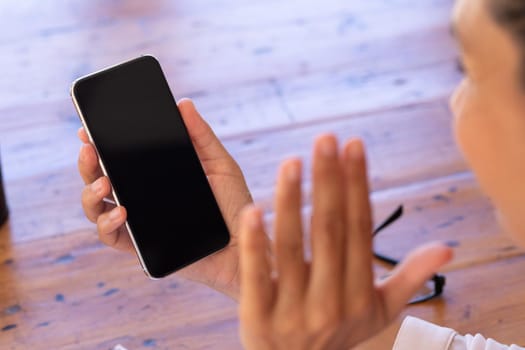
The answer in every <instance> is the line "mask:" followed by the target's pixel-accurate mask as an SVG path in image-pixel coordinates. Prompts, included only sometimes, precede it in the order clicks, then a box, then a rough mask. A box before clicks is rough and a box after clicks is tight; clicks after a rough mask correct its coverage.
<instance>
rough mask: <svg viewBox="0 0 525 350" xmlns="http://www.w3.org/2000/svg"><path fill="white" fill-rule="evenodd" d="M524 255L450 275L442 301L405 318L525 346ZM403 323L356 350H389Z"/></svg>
mask: <svg viewBox="0 0 525 350" xmlns="http://www.w3.org/2000/svg"><path fill="white" fill-rule="evenodd" d="M524 268H525V256H523V255H521V256H516V257H513V258H510V259H505V260H501V261H498V262H496V263H491V264H483V265H480V266H474V267H470V268H467V269H461V270H455V271H450V272H448V273H447V275H446V277H447V285H446V287H445V294H444V296H443V298H442V299H440V300H435V301H432V302H428V303H425V304H421V305H418V306H411V307H409V308H408V309H407V310H406V311H405V312H404V313H403V316H402V317H401V319H402V318H403V317H404V316H406V315H411V316H415V317H419V318H423V319H425V320H427V321H430V322H433V323H435V324H438V325H441V326H443V327H449V328H452V329H455V330H457V331H458V332H459V334H473V335H474V334H477V333H480V334H482V335H483V336H485V337H490V338H493V339H495V340H496V341H499V342H502V343H503V344H525V334H524V333H523V331H522V330H523V322H525V316H524V315H525V304H524V303H523V299H524V298H525V284H524V278H523V274H520V273H516V271H523V269H524ZM400 323H401V322H400V321H398V322H396V323H394V324H393V325H392V326H391V327H389V328H388V329H387V330H385V331H384V332H383V333H381V334H380V335H378V336H377V337H375V338H374V339H371V340H370V341H369V342H367V343H365V344H362V345H361V346H359V347H357V348H356V349H359V350H375V349H390V348H391V346H392V344H393V342H394V339H395V336H396V334H397V331H398V329H399V326H400Z"/></svg>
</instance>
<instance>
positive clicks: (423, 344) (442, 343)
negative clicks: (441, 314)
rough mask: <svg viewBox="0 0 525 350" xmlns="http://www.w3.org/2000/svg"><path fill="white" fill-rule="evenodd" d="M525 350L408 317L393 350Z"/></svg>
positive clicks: (524, 349)
mask: <svg viewBox="0 0 525 350" xmlns="http://www.w3.org/2000/svg"><path fill="white" fill-rule="evenodd" d="M418 349H422V350H525V348H521V347H519V346H516V345H511V346H507V345H502V344H500V343H497V342H496V341H494V340H493V339H485V338H484V337H482V336H481V335H479V334H476V335H475V336H472V335H470V334H469V335H466V336H461V335H458V334H457V332H456V331H454V330H453V329H450V328H444V327H439V326H436V325H434V324H432V323H429V322H426V321H423V320H420V319H418V318H414V317H410V316H408V317H407V318H405V320H404V321H403V324H402V325H401V328H400V329H399V333H398V334H397V338H396V341H395V343H394V347H393V350H418Z"/></svg>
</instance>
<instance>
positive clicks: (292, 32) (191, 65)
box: [0, 1, 455, 106]
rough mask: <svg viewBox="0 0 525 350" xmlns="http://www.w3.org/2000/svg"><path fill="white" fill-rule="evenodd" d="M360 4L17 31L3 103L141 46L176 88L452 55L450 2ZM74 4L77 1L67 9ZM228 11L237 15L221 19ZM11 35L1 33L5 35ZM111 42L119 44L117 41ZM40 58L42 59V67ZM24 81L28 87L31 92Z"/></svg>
mask: <svg viewBox="0 0 525 350" xmlns="http://www.w3.org/2000/svg"><path fill="white" fill-rule="evenodd" d="M360 3H361V2H355V4H354V7H355V8H354V10H353V11H349V10H350V9H351V8H352V7H351V6H349V5H338V6H336V7H335V8H331V7H329V6H326V7H324V6H323V9H325V10H324V11H326V12H328V13H326V14H323V13H316V12H317V11H318V10H319V9H318V6H314V5H313V4H312V5H311V6H301V7H300V9H302V10H300V11H308V12H307V13H306V14H304V16H303V17H305V18H303V17H301V14H300V13H299V14H298V13H296V12H297V9H296V7H297V6H296V5H294V4H293V2H289V3H285V4H283V5H281V6H284V7H283V8H282V9H281V10H280V11H275V14H278V16H279V18H277V19H276V18H274V16H273V15H272V16H263V15H259V16H256V14H257V13H259V14H260V13H266V12H261V6H263V5H262V4H261V5H259V6H251V7H240V8H238V9H237V8H236V9H235V13H234V14H236V15H232V13H231V11H226V10H224V11H222V12H219V13H213V14H207V15H201V17H198V18H199V20H201V21H203V22H204V23H206V24H208V26H206V25H205V26H204V28H200V27H199V26H197V28H195V25H194V22H195V18H189V19H183V20H180V21H179V20H178V19H176V18H169V17H168V18H163V19H150V18H148V17H147V16H146V17H145V18H143V19H142V20H141V21H140V22H139V23H137V22H136V18H135V17H133V16H131V18H123V19H122V20H114V21H111V22H110V24H108V25H104V23H98V25H97V26H95V27H89V26H87V27H83V26H82V25H81V24H80V23H78V24H77V25H78V26H79V27H78V28H77V27H74V26H73V28H71V29H69V30H62V31H60V30H58V31H57V33H55V34H53V35H49V34H48V33H47V32H45V31H44V32H43V33H39V35H37V36H34V37H31V40H30V43H31V45H28V42H26V41H21V40H18V38H16V39H17V40H15V39H11V40H8V41H7V44H4V45H3V46H4V48H3V49H4V50H5V51H6V52H9V53H10V54H9V55H5V56H4V57H3V64H5V65H6V66H9V67H12V68H11V69H10V70H8V71H6V72H5V79H3V80H2V82H0V93H1V95H2V96H3V98H2V102H1V105H2V106H11V105H19V104H23V103H27V101H32V102H39V101H45V100H49V99H51V100H56V99H60V98H63V97H64V95H65V94H66V92H67V91H68V90H69V85H70V82H71V81H72V80H73V79H74V78H76V77H78V76H80V75H82V74H85V73H88V72H90V71H92V70H95V69H99V68H101V67H103V66H106V65H109V64H114V63H115V62H118V61H121V60H123V59H126V58H129V57H132V56H136V55H138V54H141V53H144V52H150V53H153V54H156V55H158V56H159V58H161V60H162V62H163V63H165V66H166V70H167V72H168V75H169V76H170V80H172V81H173V86H174V88H175V91H176V92H177V95H194V94H198V93H200V92H202V91H206V92H208V93H209V92H212V93H219V92H220V91H222V90H223V89H225V88H236V86H237V85H243V84H247V83H253V82H260V81H261V80H262V81H266V82H267V81H268V79H270V78H271V79H274V80H278V79H284V78H285V77H294V76H298V75H305V74H309V73H318V72H320V71H325V70H334V69H335V70H337V69H340V68H341V67H342V66H351V67H353V68H354V69H355V70H356V71H357V72H359V71H363V70H365V69H369V68H372V67H381V65H382V63H381V62H389V63H383V64H384V65H386V66H390V67H392V65H395V64H396V63H397V65H398V67H399V65H401V67H407V66H412V65H414V64H415V65H416V66H417V65H421V64H422V62H426V63H427V64H428V62H429V61H432V60H434V61H433V62H436V61H439V60H443V59H444V58H445V57H448V58H450V57H451V56H453V55H455V50H454V49H453V46H452V44H451V43H452V41H451V40H450V38H449V37H447V36H445V35H443V34H444V33H446V24H445V25H444V23H446V18H447V17H448V12H449V7H450V2H449V1H447V2H446V6H444V5H443V4H437V3H434V2H431V1H425V2H421V4H420V5H418V6H410V7H408V8H406V9H405V10H401V9H402V7H400V6H398V5H397V4H396V5H394V6H392V7H391V8H387V9H383V11H373V9H374V8H377V6H378V4H377V3H375V5H374V6H364V5H357V4H360ZM367 3H368V2H367ZM334 4H342V2H334ZM264 6H267V5H266V4H264ZM370 7H371V8H370ZM37 9H38V7H37ZM73 10H75V8H74V7H73V8H72V9H70V11H73ZM80 10H83V9H82V7H81V8H80ZM276 10H278V8H277V9H276ZM243 11H244V12H243ZM358 11H362V13H361V12H358ZM272 13H273V12H272ZM314 14H317V17H313V15H314ZM421 14H425V16H422V15H421ZM428 14H432V15H431V16H429V15H428ZM61 15H62V16H66V15H67V13H62V14H61ZM69 15H71V13H70V14H69ZM26 16H28V17H29V18H28V17H23V16H22V18H23V19H25V22H27V21H28V20H30V19H32V17H31V14H27V15H26ZM33 16H35V14H33ZM136 16H138V14H136ZM296 16H299V17H298V18H299V20H298V19H297V18H296ZM14 17H15V18H16V16H14ZM58 17H60V13H59V15H58ZM290 17H291V18H290ZM392 17H398V18H399V21H398V22H396V23H397V24H396V26H395V27H392V28H390V30H388V31H385V29H384V28H383V26H382V24H383V23H385V21H386V19H389V18H392ZM139 18H141V17H139ZM232 18H233V19H234V21H236V22H234V23H231V24H230V25H225V24H224V23H225V22H224V21H226V19H228V20H232ZM301 18H303V19H301ZM274 21H277V22H278V23H281V25H276V24H275V23H273V22H274ZM19 22H20V21H19ZM226 23H229V22H226ZM234 29H235V30H234ZM16 32H17V31H6V32H5V35H10V33H16ZM414 33H415V34H414ZM438 38H439V39H438ZM6 40H7V39H6ZM115 42H122V43H123V44H121V45H118V46H117V47H116V46H115V44H114V43H115ZM297 42H302V45H301V50H298V49H297V46H296V45H294V44H295V43H297ZM429 42H436V47H435V49H434V50H432V51H421V46H428V45H429ZM240 43H241V44H240ZM442 45H445V46H442ZM400 47H401V48H402V50H399V48H400ZM386 48H389V49H387V50H385V49H386ZM414 48H419V49H414ZM439 48H443V49H439ZM394 50H397V51H398V53H397V54H396V56H397V57H396V56H394V57H392V54H391V52H393V51H394ZM418 50H419V51H418ZM56 52H60V54H61V57H62V59H61V60H56V59H53V58H54V57H55V55H56ZM232 57H235V60H232ZM327 57H328V58H329V59H327ZM40 62H46V69H45V70H42V69H41V64H40ZM372 64H373V65H372ZM363 65H364V67H363ZM376 69H379V68H376ZM27 86H33V89H31V90H28V89H27V88H26V87H27Z"/></svg>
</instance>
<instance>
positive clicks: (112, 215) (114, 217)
mask: <svg viewBox="0 0 525 350" xmlns="http://www.w3.org/2000/svg"><path fill="white" fill-rule="evenodd" d="M119 218H120V209H119V208H118V207H116V208H114V209H113V210H111V211H110V212H109V219H110V220H111V221H116V220H117V219H119Z"/></svg>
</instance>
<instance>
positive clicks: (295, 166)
mask: <svg viewBox="0 0 525 350" xmlns="http://www.w3.org/2000/svg"><path fill="white" fill-rule="evenodd" d="M285 175H286V178H287V180H288V181H289V182H297V181H299V180H300V178H301V164H300V163H299V162H293V163H290V164H288V166H287V167H286V171H285Z"/></svg>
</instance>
